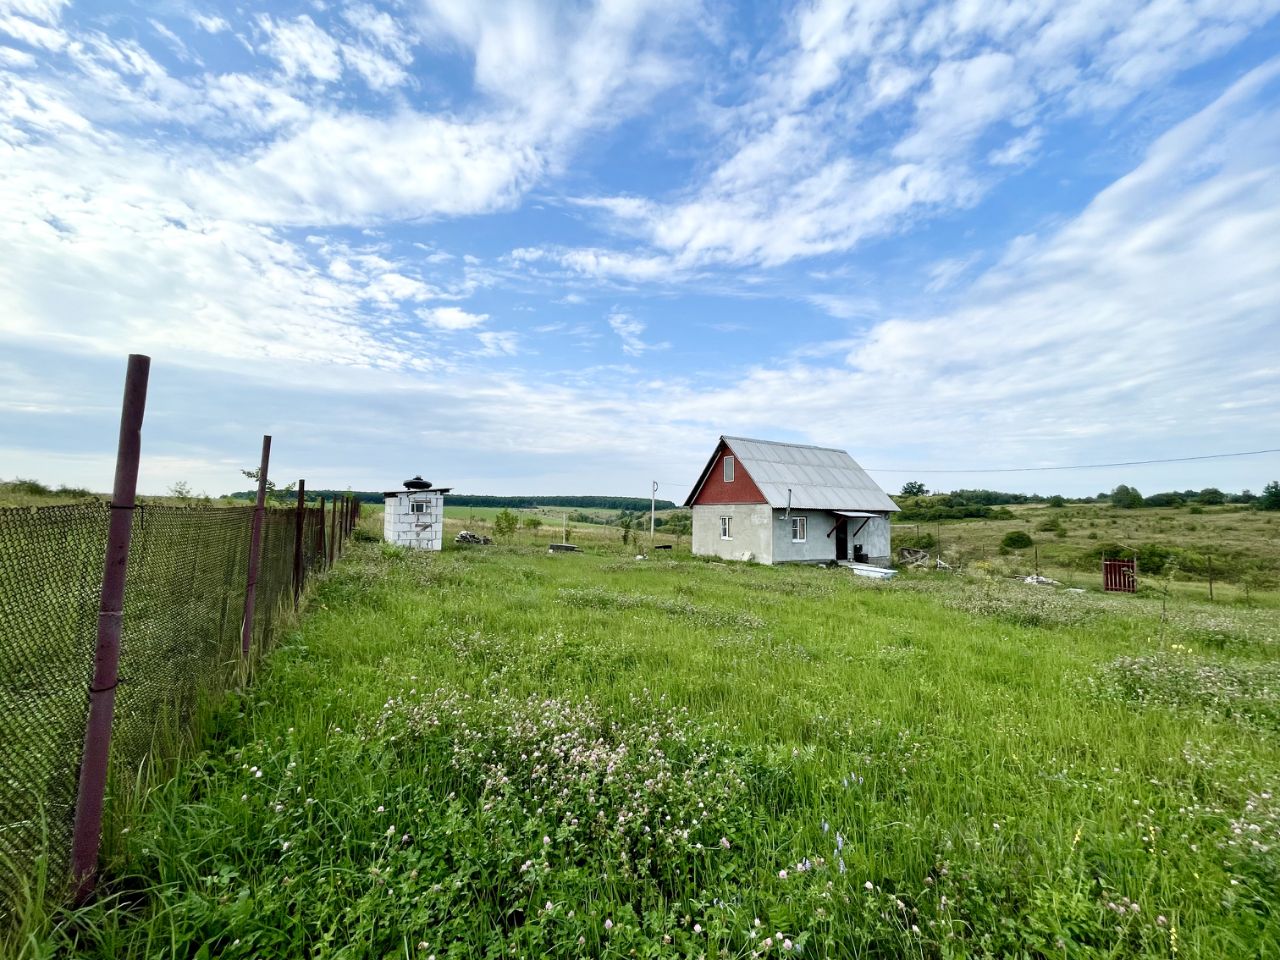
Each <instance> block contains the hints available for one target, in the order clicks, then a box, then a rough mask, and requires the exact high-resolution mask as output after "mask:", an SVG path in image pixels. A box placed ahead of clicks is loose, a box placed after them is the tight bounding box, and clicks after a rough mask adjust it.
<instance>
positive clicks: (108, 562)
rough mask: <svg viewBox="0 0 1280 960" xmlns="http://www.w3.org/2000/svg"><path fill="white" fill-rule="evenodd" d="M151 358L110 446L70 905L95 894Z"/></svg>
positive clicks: (127, 394)
mask: <svg viewBox="0 0 1280 960" xmlns="http://www.w3.org/2000/svg"><path fill="white" fill-rule="evenodd" d="M150 370H151V358H150V357H146V356H143V355H142V354H138V353H133V354H130V355H129V367H128V372H127V373H126V374H125V380H124V402H123V404H122V405H121V410H120V438H119V441H118V442H117V445H116V474H115V481H114V484H113V486H112V489H111V522H110V526H109V528H108V532H107V552H106V557H105V558H104V560H103V564H102V595H101V599H100V600H99V602H98V639H97V644H96V645H95V647H94V653H93V680H92V681H91V682H90V684H89V716H88V720H87V721H86V723H85V727H84V752H83V753H82V754H81V756H80V784H79V788H78V790H77V796H76V812H75V827H74V833H73V835H72V839H71V881H72V884H73V886H74V897H75V901H76V903H83V902H84V901H85V900H87V899H88V898H89V896H90V895H91V894H92V893H93V891H94V887H95V885H96V883H97V879H98V850H99V848H100V846H101V844H102V807H103V803H104V800H105V798H106V789H107V761H108V758H109V756H110V753H111V721H112V716H113V715H114V713H115V705H116V684H117V683H118V682H119V667H120V631H121V627H122V625H123V622H124V585H125V577H126V575H127V573H128V568H129V540H130V538H131V536H132V533H133V510H134V505H135V500H136V496H137V492H138V459H139V456H140V455H141V452H142V415H143V412H144V410H145V409H146V405H147V379H148V375H149V373H150Z"/></svg>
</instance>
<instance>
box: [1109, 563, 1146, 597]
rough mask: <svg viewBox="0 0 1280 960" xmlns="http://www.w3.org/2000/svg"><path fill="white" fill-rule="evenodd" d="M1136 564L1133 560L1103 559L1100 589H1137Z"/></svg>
mask: <svg viewBox="0 0 1280 960" xmlns="http://www.w3.org/2000/svg"><path fill="white" fill-rule="evenodd" d="M1137 584H1138V574H1137V566H1136V564H1135V562H1134V561H1133V560H1103V561H1102V589H1103V590H1109V591H1111V592H1113V593H1134V592H1136V591H1137Z"/></svg>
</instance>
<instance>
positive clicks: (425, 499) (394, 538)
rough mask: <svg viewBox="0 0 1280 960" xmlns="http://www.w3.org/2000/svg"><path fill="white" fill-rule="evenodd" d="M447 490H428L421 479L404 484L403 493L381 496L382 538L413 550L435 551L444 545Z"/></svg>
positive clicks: (398, 491) (437, 488) (439, 488)
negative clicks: (382, 504) (445, 496)
mask: <svg viewBox="0 0 1280 960" xmlns="http://www.w3.org/2000/svg"><path fill="white" fill-rule="evenodd" d="M448 492H449V488H448V487H432V486H431V484H429V483H426V482H425V481H424V480H422V478H421V477H415V478H414V479H413V480H409V481H406V482H405V489H404V490H389V491H387V492H386V493H384V494H383V495H382V496H383V501H384V504H385V512H384V513H383V515H382V538H383V539H384V540H386V541H387V542H388V543H396V544H400V545H401V546H405V547H413V548H414V549H415V550H439V549H440V548H441V547H442V546H443V545H444V495H445V494H446V493H448Z"/></svg>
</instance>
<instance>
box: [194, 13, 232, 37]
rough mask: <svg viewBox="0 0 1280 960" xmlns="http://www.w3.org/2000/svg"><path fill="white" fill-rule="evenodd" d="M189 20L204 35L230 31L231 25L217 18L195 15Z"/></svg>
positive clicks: (200, 14) (201, 14)
mask: <svg viewBox="0 0 1280 960" xmlns="http://www.w3.org/2000/svg"><path fill="white" fill-rule="evenodd" d="M191 19H192V22H193V23H195V25H196V26H197V27H199V28H200V29H201V30H203V31H204V32H205V33H222V32H224V31H226V30H230V29H231V24H229V23H227V21H226V20H224V19H222V17H219V16H211V15H208V14H203V13H197V14H195V15H194V16H193V17H192V18H191Z"/></svg>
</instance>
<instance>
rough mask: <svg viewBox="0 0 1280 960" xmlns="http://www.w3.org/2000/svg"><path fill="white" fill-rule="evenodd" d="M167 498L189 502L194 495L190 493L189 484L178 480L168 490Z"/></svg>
mask: <svg viewBox="0 0 1280 960" xmlns="http://www.w3.org/2000/svg"><path fill="white" fill-rule="evenodd" d="M169 496H171V497H180V498H181V499H183V500H190V499H191V498H192V497H193V496H195V494H193V493H192V492H191V484H189V483H187V481H185V480H179V481H178V482H177V483H175V484H174V485H173V486H171V487H170V488H169Z"/></svg>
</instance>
